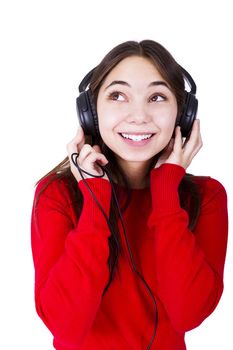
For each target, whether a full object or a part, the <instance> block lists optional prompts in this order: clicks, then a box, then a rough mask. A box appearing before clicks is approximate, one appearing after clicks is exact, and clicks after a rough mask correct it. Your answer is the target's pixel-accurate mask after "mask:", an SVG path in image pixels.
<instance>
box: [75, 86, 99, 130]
mask: <svg viewBox="0 0 233 350" xmlns="http://www.w3.org/2000/svg"><path fill="white" fill-rule="evenodd" d="M76 109H77V114H78V119H79V123H80V125H81V127H82V129H83V131H84V134H85V135H91V136H97V135H99V126H98V117H97V113H96V108H95V105H94V102H93V99H92V96H91V93H90V91H89V90H87V91H83V92H81V93H80V95H79V96H78V97H77V98H76Z"/></svg>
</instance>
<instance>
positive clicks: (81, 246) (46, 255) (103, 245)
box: [31, 179, 111, 349]
mask: <svg viewBox="0 0 233 350" xmlns="http://www.w3.org/2000/svg"><path fill="white" fill-rule="evenodd" d="M87 182H88V184H89V186H90V187H91V190H92V191H93V193H94V194H95V196H96V198H97V199H98V202H99V204H100V205H101V206H102V208H103V210H104V211H105V213H106V214H107V215H108V214H109V209H110V197H111V186H110V184H109V182H108V181H107V180H105V179H87ZM59 186H60V185H58V184H57V181H53V183H52V184H50V185H49V186H48V189H46V190H45V191H44V192H43V193H42V194H41V195H40V197H39V200H38V203H37V204H35V202H36V201H34V208H33V212H32V231H31V232H32V252H33V259H34V265H35V303H36V310H37V313H38V314H39V316H40V317H41V319H42V320H43V322H44V323H45V324H46V326H47V327H48V328H49V330H50V331H51V332H52V334H53V335H54V337H55V339H56V341H58V342H59V344H60V345H62V344H63V346H64V347H67V348H69V349H79V348H80V345H81V344H82V342H83V341H84V339H85V337H86V335H87V333H88V332H89V330H90V328H91V326H92V323H93V321H94V319H95V316H96V313H97V310H98V308H99V306H100V303H101V298H102V293H103V290H104V288H105V286H106V284H107V282H108V279H109V269H108V264H107V260H108V257H109V246H108V237H109V236H110V231H109V227H108V225H107V223H106V220H105V218H104V216H103V214H102V213H101V211H100V209H99V207H98V206H97V204H96V202H95V201H94V199H93V197H92V196H91V194H90V192H89V190H88V189H87V188H86V185H85V183H84V181H83V180H81V181H80V182H79V185H78V186H79V188H80V190H81V192H82V194H83V197H84V203H83V209H82V212H81V215H80V217H79V220H78V223H77V225H76V226H75V225H74V223H73V222H72V220H71V217H70V212H69V210H68V204H67V203H66V202H65V200H64V192H65V190H64V188H60V189H59ZM37 193H38V191H36V195H37ZM35 197H36V196H35Z"/></svg>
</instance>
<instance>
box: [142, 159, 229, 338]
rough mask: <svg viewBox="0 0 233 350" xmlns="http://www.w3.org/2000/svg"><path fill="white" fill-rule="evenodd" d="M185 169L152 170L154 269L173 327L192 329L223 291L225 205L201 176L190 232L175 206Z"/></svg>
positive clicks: (217, 185)
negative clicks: (197, 214) (198, 206)
mask: <svg viewBox="0 0 233 350" xmlns="http://www.w3.org/2000/svg"><path fill="white" fill-rule="evenodd" d="M184 173H185V170H184V168H182V167H181V166H178V165H174V164H163V165H162V166H160V167H159V168H157V169H154V170H153V171H152V172H151V194H152V206H153V207H152V208H153V211H152V214H151V216H150V218H149V227H150V229H151V234H153V235H154V238H155V239H154V242H155V243H154V249H155V271H156V282H157V287H158V293H159V296H160V298H161V300H162V302H163V304H164V307H165V309H166V311H167V314H168V316H169V317H170V319H171V322H172V323H173V325H174V327H175V328H176V329H177V330H179V331H181V332H185V331H187V330H190V329H192V328H194V327H197V326H198V325H199V324H200V323H201V322H202V321H203V320H204V319H205V318H206V317H207V316H208V315H209V314H210V313H211V312H212V311H213V310H214V308H215V307H216V305H217V303H218V301H219V299H220V297H221V294H222V291H223V267H224V261H225V254H226V244H227V204H226V193H225V190H224V188H223V187H222V185H221V184H220V183H218V182H217V181H216V180H213V179H210V178H208V179H207V180H206V185H205V191H204V198H203V201H202V206H201V213H200V217H199V220H198V223H197V225H196V228H195V232H194V233H192V232H191V231H190V230H189V229H188V216H187V213H186V211H184V210H183V209H182V208H181V207H180V203H179V195H178V186H179V183H180V181H181V179H182V177H183V175H184Z"/></svg>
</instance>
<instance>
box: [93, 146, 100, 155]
mask: <svg viewBox="0 0 233 350" xmlns="http://www.w3.org/2000/svg"><path fill="white" fill-rule="evenodd" d="M92 148H93V149H94V150H95V151H96V152H98V153H101V152H102V151H101V148H100V146H99V145H94V146H92Z"/></svg>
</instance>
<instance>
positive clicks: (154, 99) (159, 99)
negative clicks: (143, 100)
mask: <svg viewBox="0 0 233 350" xmlns="http://www.w3.org/2000/svg"><path fill="white" fill-rule="evenodd" d="M165 100H166V97H165V96H163V95H160V94H155V95H153V96H152V97H151V98H150V101H152V102H162V101H165Z"/></svg>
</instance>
